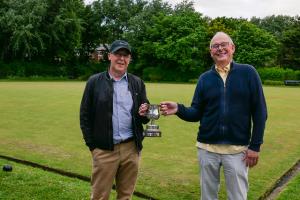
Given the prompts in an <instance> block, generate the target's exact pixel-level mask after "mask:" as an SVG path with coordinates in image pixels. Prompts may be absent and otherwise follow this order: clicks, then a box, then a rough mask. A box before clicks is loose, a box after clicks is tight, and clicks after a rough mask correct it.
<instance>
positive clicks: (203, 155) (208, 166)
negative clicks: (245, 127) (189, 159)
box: [198, 148, 248, 200]
mask: <svg viewBox="0 0 300 200" xmlns="http://www.w3.org/2000/svg"><path fill="white" fill-rule="evenodd" d="M243 157H244V153H243V152H242V153H237V154H218V153H213V152H209V151H206V150H204V149H200V148H198V160H199V166H200V185H201V199H202V200H217V199H218V192H219V188H220V170H221V166H223V170H224V176H225V183H226V191H227V199H229V200H246V199H247V192H248V167H246V165H245V163H244V161H243Z"/></svg>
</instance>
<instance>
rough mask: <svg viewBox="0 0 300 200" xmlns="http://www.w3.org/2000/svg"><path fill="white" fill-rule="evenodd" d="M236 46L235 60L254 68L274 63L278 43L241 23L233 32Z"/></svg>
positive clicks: (263, 33)
mask: <svg viewBox="0 0 300 200" xmlns="http://www.w3.org/2000/svg"><path fill="white" fill-rule="evenodd" d="M233 40H234V42H235V44H236V53H235V57H234V58H235V60H236V61H237V62H241V63H248V64H251V65H254V66H255V67H265V66H271V65H273V64H274V63H276V56H277V54H278V48H279V42H278V41H277V40H276V38H275V36H273V35H272V34H270V33H268V32H267V31H265V30H262V29H260V28H258V27H257V26H255V25H254V24H252V23H250V22H243V23H242V24H241V26H240V27H239V29H238V30H237V31H235V32H234V34H233Z"/></svg>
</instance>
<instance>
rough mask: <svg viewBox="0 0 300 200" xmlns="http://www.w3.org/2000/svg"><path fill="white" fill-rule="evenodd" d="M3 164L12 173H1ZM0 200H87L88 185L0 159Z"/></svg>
mask: <svg viewBox="0 0 300 200" xmlns="http://www.w3.org/2000/svg"><path fill="white" fill-rule="evenodd" d="M4 164H10V165H12V166H13V171H12V172H4V171H2V166H3V165H4ZM0 166H1V171H0V180H1V181H0V188H1V189H0V199H5V200H13V199H22V200H32V199H45V200H46V199H61V200H63V199H64V200H70V199H73V200H83V199H89V198H88V196H89V190H90V187H89V185H90V184H89V183H87V182H84V181H80V180H78V179H72V178H66V177H62V176H60V175H57V174H53V173H49V172H45V171H43V170H40V169H35V168H32V167H27V166H24V165H21V164H16V163H14V162H8V161H6V160H2V159H0ZM75 191H76V192H75Z"/></svg>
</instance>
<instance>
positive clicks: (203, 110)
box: [161, 32, 267, 200]
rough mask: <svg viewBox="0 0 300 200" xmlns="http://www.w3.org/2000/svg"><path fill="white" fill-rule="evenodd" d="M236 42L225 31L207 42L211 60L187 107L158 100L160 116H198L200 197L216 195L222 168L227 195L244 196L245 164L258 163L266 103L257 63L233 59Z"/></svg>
mask: <svg viewBox="0 0 300 200" xmlns="http://www.w3.org/2000/svg"><path fill="white" fill-rule="evenodd" d="M234 51H235V45H234V43H233V41H232V39H231V38H230V37H229V36H228V35H227V34H226V33H224V32H218V33H216V34H215V36H214V37H213V38H212V40H211V42H210V54H211V57H212V59H213V60H214V62H215V64H214V65H213V67H212V68H211V69H210V70H208V71H207V72H205V73H203V74H201V76H200V77H199V80H198V83H197V87H196V90H195V93H194V97H193V100H192V103H191V107H185V106H184V105H182V104H177V103H175V102H170V101H165V102H161V111H162V114H163V115H172V114H176V115H177V116H178V117H179V118H181V119H183V120H185V121H191V122H196V121H200V126H199V132H198V137H197V143H196V146H197V148H198V160H199V165H200V171H201V174H200V176H201V178H200V180H201V199H202V200H216V199H218V190H219V185H220V169H221V166H222V167H223V171H224V176H225V182H226V189H227V198H228V199H229V200H237V199H238V200H246V199H247V192H248V168H249V167H250V168H251V167H254V166H255V165H256V164H257V162H258V157H259V151H260V146H261V144H262V143H263V134H264V129H265V122H266V119H267V108H266V102H265V97H264V93H263V89H262V84H261V80H260V78H259V75H258V73H257V72H256V70H255V68H254V67H253V66H251V65H247V64H238V63H236V62H234V61H233V54H234Z"/></svg>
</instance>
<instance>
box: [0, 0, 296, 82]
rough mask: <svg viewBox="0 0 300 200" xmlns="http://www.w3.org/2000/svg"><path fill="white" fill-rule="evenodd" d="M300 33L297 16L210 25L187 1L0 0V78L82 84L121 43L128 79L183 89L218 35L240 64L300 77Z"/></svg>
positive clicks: (208, 62) (202, 65)
mask: <svg viewBox="0 0 300 200" xmlns="http://www.w3.org/2000/svg"><path fill="white" fill-rule="evenodd" d="M299 25H300V24H299V17H297V16H296V17H290V16H281V15H279V16H274V15H272V16H268V17H265V18H263V19H260V18H252V19H251V20H250V21H248V20H246V19H242V18H239V19H235V18H226V17H218V18H215V19H210V18H209V17H204V16H203V15H202V14H201V13H199V12H196V11H195V10H194V6H193V2H192V1H190V0H183V1H182V2H181V3H179V4H177V5H175V6H174V7H172V6H171V5H170V4H168V3H166V1H163V0H96V1H94V2H93V3H92V4H90V5H85V4H84V3H83V0H63V1H62V0H0V71H1V73H0V76H2V77H4V76H30V75H42V76H44V75H47V74H48V75H54V76H56V75H61V76H68V77H72V78H76V77H87V76H88V75H89V74H90V73H94V72H95V71H97V70H102V69H104V68H105V67H106V65H107V63H106V62H103V61H101V62H100V63H94V62H93V61H91V60H90V55H91V53H92V52H93V51H94V50H95V49H96V48H97V47H99V46H104V47H106V48H107V49H108V47H109V44H110V43H111V42H112V41H113V40H116V39H125V40H128V41H129V43H130V44H131V45H132V47H133V59H132V62H131V67H130V68H129V70H130V71H131V72H133V73H135V74H137V75H140V76H142V77H143V78H145V79H146V80H156V81H161V80H165V81H188V80H192V79H196V78H197V77H198V76H199V74H200V73H202V72H203V71H204V70H205V69H207V68H209V67H210V65H211V64H212V60H211V58H210V54H209V48H208V46H209V42H210V39H211V37H212V36H213V35H214V34H215V33H216V32H219V31H223V32H226V33H227V34H229V35H230V36H232V38H233V40H234V42H235V44H236V54H235V57H234V59H235V60H236V61H238V62H242V63H249V64H252V65H254V66H256V67H269V66H270V67H271V66H280V67H288V68H294V69H299V68H300V60H299V58H300V50H299V48H300V45H299V40H298V38H299V34H300V30H299V27H300V26H299ZM3 63H4V64H3ZM15 63H19V64H20V63H23V64H20V65H22V66H19V65H17V64H15ZM30 63H31V64H30ZM38 66H41V67H38Z"/></svg>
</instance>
